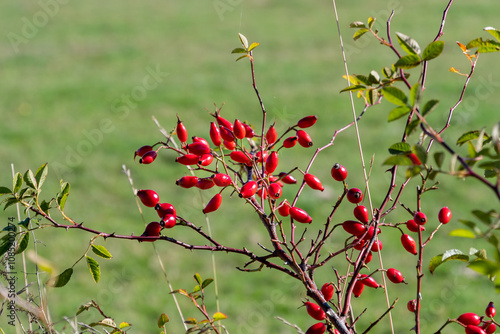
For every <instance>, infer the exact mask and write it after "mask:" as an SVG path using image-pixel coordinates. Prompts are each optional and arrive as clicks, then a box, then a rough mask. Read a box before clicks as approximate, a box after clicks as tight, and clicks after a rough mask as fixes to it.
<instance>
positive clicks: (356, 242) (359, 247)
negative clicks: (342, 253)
mask: <svg viewBox="0 0 500 334" xmlns="http://www.w3.org/2000/svg"><path fill="white" fill-rule="evenodd" d="M352 244H353V245H354V246H353V247H354V249H356V250H359V251H360V250H362V249H363V247H364V246H365V244H366V240H364V239H359V238H356V239H354V241H353V242H352Z"/></svg>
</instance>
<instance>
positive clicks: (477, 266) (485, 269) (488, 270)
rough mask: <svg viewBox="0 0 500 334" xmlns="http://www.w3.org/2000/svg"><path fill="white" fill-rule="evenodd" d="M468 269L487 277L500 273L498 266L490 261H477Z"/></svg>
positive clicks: (470, 264)
mask: <svg viewBox="0 0 500 334" xmlns="http://www.w3.org/2000/svg"><path fill="white" fill-rule="evenodd" d="M467 267H469V268H470V269H472V270H474V271H476V272H478V273H480V274H482V275H486V276H491V275H494V274H495V273H496V272H497V271H498V265H497V264H496V263H495V262H492V261H489V260H477V261H474V262H471V263H469V265H468V266H467Z"/></svg>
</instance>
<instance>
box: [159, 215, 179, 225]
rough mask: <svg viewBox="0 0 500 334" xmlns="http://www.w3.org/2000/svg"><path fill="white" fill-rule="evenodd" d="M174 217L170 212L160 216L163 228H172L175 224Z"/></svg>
mask: <svg viewBox="0 0 500 334" xmlns="http://www.w3.org/2000/svg"><path fill="white" fill-rule="evenodd" d="M175 219H176V216H174V215H171V214H166V215H165V216H163V217H162V219H161V222H160V224H161V225H162V226H163V227H164V228H172V227H174V226H175Z"/></svg>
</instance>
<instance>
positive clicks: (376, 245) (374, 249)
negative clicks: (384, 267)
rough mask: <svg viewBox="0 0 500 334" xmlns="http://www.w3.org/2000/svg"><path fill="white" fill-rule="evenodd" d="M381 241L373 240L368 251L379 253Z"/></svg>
mask: <svg viewBox="0 0 500 334" xmlns="http://www.w3.org/2000/svg"><path fill="white" fill-rule="evenodd" d="M382 247H383V245H382V241H380V240H375V242H374V243H373V245H372V248H371V249H370V250H371V251H372V252H379V251H381V250H382Z"/></svg>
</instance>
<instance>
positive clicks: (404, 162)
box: [383, 155, 413, 166]
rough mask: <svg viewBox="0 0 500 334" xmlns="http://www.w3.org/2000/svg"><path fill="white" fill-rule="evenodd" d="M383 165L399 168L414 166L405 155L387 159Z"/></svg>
mask: <svg viewBox="0 0 500 334" xmlns="http://www.w3.org/2000/svg"><path fill="white" fill-rule="evenodd" d="M383 165H390V166H394V165H399V166H411V165H413V162H412V161H411V160H410V159H409V158H408V157H406V156H404V155H393V156H390V157H389V158H387V159H386V160H385V161H384V163H383Z"/></svg>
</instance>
